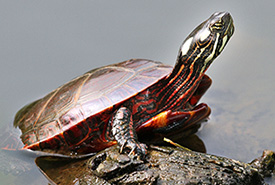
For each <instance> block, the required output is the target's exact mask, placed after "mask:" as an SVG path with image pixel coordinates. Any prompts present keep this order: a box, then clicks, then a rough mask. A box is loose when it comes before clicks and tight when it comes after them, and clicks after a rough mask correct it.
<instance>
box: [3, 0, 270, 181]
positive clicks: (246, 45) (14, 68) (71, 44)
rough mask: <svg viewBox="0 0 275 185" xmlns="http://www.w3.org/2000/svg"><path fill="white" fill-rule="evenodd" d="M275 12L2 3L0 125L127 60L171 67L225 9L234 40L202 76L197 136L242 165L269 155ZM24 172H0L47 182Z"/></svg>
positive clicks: (156, 0) (239, 5)
mask: <svg viewBox="0 0 275 185" xmlns="http://www.w3.org/2000/svg"><path fill="white" fill-rule="evenodd" d="M274 6H275V3H274V1H257V0H250V1H236V0H232V1H218V0H217V1H198V0H193V1H184V0H170V1H160V0H151V1H145V0H139V1H126V0H116V1H106V0H101V1H92V0H91V1H84V0H83V1H64V0H60V1H52V0H49V1H14V0H9V1H1V2H0V87H1V88H0V97H1V98H0V128H1V127H6V126H7V125H12V122H13V118H14V115H15V113H16V112H17V111H18V110H19V109H20V108H21V107H22V106H24V105H25V104H27V103H30V102H31V101H33V100H36V99H37V98H40V97H41V96H43V95H45V94H47V93H48V92H50V91H52V90H53V89H55V88H57V87H58V86H60V85H62V84H63V83H65V82H67V81H69V80H71V79H72V78H74V77H76V76H78V75H81V74H83V73H85V72H87V71H89V70H90V69H93V68H96V67H100V66H103V65H107V64H112V63H116V62H120V61H124V60H127V59H130V58H146V59H153V60H157V61H161V62H163V63H166V64H170V65H174V63H175V60H176V57H177V53H178V49H179V46H180V45H181V43H182V41H183V40H184V39H185V38H186V36H187V35H188V34H189V33H190V32H191V31H192V30H193V29H194V28H195V27H196V26H197V25H198V24H200V23H201V22H202V21H204V20H205V19H207V18H209V16H210V15H211V14H212V13H214V12H216V11H228V12H230V13H231V15H232V16H233V19H234V24H235V33H234V35H233V37H232V38H231V40H230V41H229V43H228V45H227V46H226V48H225V50H224V51H223V53H222V54H221V56H219V57H218V58H217V59H216V60H215V61H214V63H213V64H212V66H211V67H210V68H209V70H208V71H207V74H208V75H209V76H210V77H211V78H212V80H213V85H212V87H211V88H210V89H209V90H208V92H207V93H206V94H205V96H204V97H203V98H202V100H201V101H202V102H206V103H207V104H208V105H209V106H210V107H211V108H212V114H211V116H210V120H209V121H208V122H207V123H206V124H205V125H204V127H203V129H201V130H200V131H199V132H198V134H197V135H198V136H199V137H200V138H201V139H202V140H203V142H204V144H205V146H206V149H207V153H210V154H216V155H221V156H226V157H229V158H234V159H237V160H241V161H244V162H249V161H251V160H252V159H254V158H256V157H258V156H260V155H261V153H262V151H263V150H264V149H270V150H275V144H274V143H275V135H274V131H275V121H274V112H275V100H274V95H275V93H274V91H275V85H274V80H275V77H274V74H275V61H274V58H275V57H274V55H275V37H274V32H275V19H274V17H275V13H274ZM1 132H4V130H0V134H2V133H1ZM0 160H3V159H1V158H0ZM32 161H33V159H32ZM11 163H12V162H11ZM4 165H6V163H2V168H5V166H4ZM33 165H34V163H33ZM35 169H36V168H35ZM28 175H29V176H27V175H24V179H23V180H22V179H20V178H19V177H14V176H12V175H10V176H5V175H4V173H3V174H2V173H1V172H0V178H1V182H2V183H6V184H22V183H24V182H25V183H26V184H30V183H33V184H36V183H37V182H38V181H39V183H42V184H47V180H45V178H44V177H43V176H42V174H40V173H39V172H38V170H37V169H36V170H34V171H33V172H31V173H28ZM26 176H27V177H26ZM26 179H27V180H26ZM37 179H38V180H37ZM28 181H29V182H28ZM269 181H270V182H272V179H269ZM273 181H274V182H275V180H274V178H273Z"/></svg>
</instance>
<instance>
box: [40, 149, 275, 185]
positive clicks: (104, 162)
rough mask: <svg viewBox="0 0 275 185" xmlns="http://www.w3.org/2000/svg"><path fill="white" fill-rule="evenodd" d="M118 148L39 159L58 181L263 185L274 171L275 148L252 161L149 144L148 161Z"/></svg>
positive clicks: (42, 166) (67, 182)
mask: <svg viewBox="0 0 275 185" xmlns="http://www.w3.org/2000/svg"><path fill="white" fill-rule="evenodd" d="M118 151H119V147H118V146H113V147H110V148H107V149H105V150H103V151H101V152H99V153H97V154H96V155H95V156H92V157H90V158H87V159H74V160H72V159H69V158H67V159H66V160H65V159H57V158H53V157H50V158H49V157H42V158H41V157H40V158H38V159H37V161H36V162H37V164H38V166H39V167H40V169H41V171H42V172H43V173H44V174H45V175H46V176H47V177H48V178H49V179H50V180H51V181H52V182H55V183H56V184H238V185H242V184H249V185H253V184H264V180H263V177H264V175H265V174H267V173H266V170H265V169H263V168H266V167H267V168H268V169H269V170H268V171H269V172H270V173H268V174H271V171H272V169H273V170H274V160H275V157H274V152H272V151H270V152H269V154H268V156H269V160H264V159H261V158H260V159H257V161H258V162H253V163H251V164H247V163H243V162H240V161H236V160H234V159H228V158H225V157H218V156H215V155H209V154H204V153H199V152H193V151H186V150H183V149H180V148H172V147H155V146H150V147H149V153H148V155H147V157H146V159H145V160H140V159H138V158H137V157H129V156H128V155H124V154H119V152H118ZM265 156H267V155H265ZM265 158H266V157H265ZM61 160H63V161H62V162H61ZM255 161H256V160H255ZM259 161H262V162H259ZM264 161H265V162H264ZM43 163H45V164H46V165H43ZM256 164H262V165H256ZM45 166H47V168H46V167H45ZM261 172H263V174H261ZM76 182H77V183H76Z"/></svg>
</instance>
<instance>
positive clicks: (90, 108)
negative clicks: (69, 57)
mask: <svg viewBox="0 0 275 185" xmlns="http://www.w3.org/2000/svg"><path fill="white" fill-rule="evenodd" d="M172 69H173V68H172V67H171V66H168V65H164V64H162V63H160V62H155V61H151V60H143V59H132V60H128V61H124V62H121V63H117V64H113V65H109V66H105V67H101V68H97V69H94V70H91V71H89V72H87V73H85V74H83V75H82V76H79V77H77V78H75V79H73V80H71V81H70V82H68V83H66V84H64V85H63V86H60V87H59V88H57V89H56V90H54V91H52V92H51V93H49V94H48V95H46V96H45V97H43V98H41V99H39V100H37V101H35V102H33V103H31V104H29V105H27V106H25V107H23V108H22V109H21V110H20V111H19V112H18V113H17V115H16V116H15V120H14V126H18V127H19V128H20V129H21V131H22V135H21V139H22V142H23V143H24V144H25V147H24V148H27V149H39V147H40V148H41V146H40V145H43V142H44V141H47V143H48V145H49V143H50V145H52V146H48V147H44V148H56V149H59V148H60V147H64V146H67V148H70V147H71V148H73V147H75V146H77V145H80V142H84V141H85V140H90V141H91V140H92V139H93V137H94V138H95V139H101V140H104V138H100V137H102V136H101V134H102V133H101V132H102V130H103V128H105V127H106V124H107V123H108V120H107V119H109V117H108V118H104V117H100V116H95V115H99V114H102V113H104V112H107V113H112V111H113V107H114V106H116V105H119V104H120V103H122V102H125V101H126V100H128V99H131V98H134V97H135V95H137V94H138V93H139V92H141V91H143V90H145V89H146V88H149V87H150V86H153V85H154V84H155V83H157V82H158V81H159V80H160V79H163V78H165V77H166V76H167V75H168V74H170V72H171V71H172ZM93 117H96V119H97V120H96V121H94V119H92V118H93ZM91 120H93V122H91ZM100 124H101V125H100ZM84 127H86V128H84ZM87 127H88V128H87ZM75 129H77V130H78V131H75ZM82 131H83V132H82ZM76 132H77V133H76ZM73 137H79V138H80V139H79V140H77V141H75V142H73V141H72V139H73ZM60 142H63V143H62V144H60ZM55 145H56V146H55ZM57 145H58V146H57ZM102 148H105V147H104V146H102Z"/></svg>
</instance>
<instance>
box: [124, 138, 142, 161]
mask: <svg viewBox="0 0 275 185" xmlns="http://www.w3.org/2000/svg"><path fill="white" fill-rule="evenodd" d="M120 153H128V156H138V157H140V158H144V156H145V155H146V154H147V145H145V144H143V143H139V142H136V141H134V140H127V141H125V142H124V143H123V145H121V147H120Z"/></svg>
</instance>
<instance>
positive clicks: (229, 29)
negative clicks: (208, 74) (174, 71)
mask: <svg viewBox="0 0 275 185" xmlns="http://www.w3.org/2000/svg"><path fill="white" fill-rule="evenodd" d="M233 32H234V25H233V19H232V17H231V15H230V14H229V13H227V12H216V13H214V14H213V15H211V16H210V18H209V19H207V20H206V21H204V22H203V23H201V24H200V25H199V26H198V27H197V28H195V29H194V30H193V31H192V32H191V33H190V34H189V36H188V37H187V38H186V39H185V41H184V42H183V44H182V46H181V48H180V51H179V55H178V63H179V62H181V63H182V64H184V65H194V66H197V67H198V68H199V69H200V72H205V70H206V69H207V68H208V67H209V65H210V64H211V63H212V61H213V60H214V59H215V58H216V57H217V56H218V55H219V54H220V53H221V52H222V50H223V48H224V47H225V45H226V44H227V42H228V41H229V39H230V37H231V36H232V35H233Z"/></svg>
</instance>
